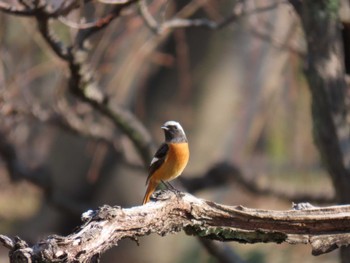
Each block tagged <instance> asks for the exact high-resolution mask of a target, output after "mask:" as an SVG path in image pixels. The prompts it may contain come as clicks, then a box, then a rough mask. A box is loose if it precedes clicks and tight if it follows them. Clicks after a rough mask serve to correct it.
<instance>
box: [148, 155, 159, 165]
mask: <svg viewBox="0 0 350 263" xmlns="http://www.w3.org/2000/svg"><path fill="white" fill-rule="evenodd" d="M158 160H159V158H157V157H153V159H152V161H151V164H150V166H151V165H152V164H154V163H155V162H157V161H158Z"/></svg>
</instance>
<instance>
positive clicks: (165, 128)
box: [160, 126, 169, 130]
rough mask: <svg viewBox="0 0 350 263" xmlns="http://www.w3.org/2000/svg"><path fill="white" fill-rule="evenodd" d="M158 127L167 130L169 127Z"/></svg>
mask: <svg viewBox="0 0 350 263" xmlns="http://www.w3.org/2000/svg"><path fill="white" fill-rule="evenodd" d="M160 128H162V129H163V130H169V128H168V127H166V126H162V127H160Z"/></svg>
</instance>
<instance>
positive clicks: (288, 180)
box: [0, 0, 338, 263]
mask: <svg viewBox="0 0 350 263" xmlns="http://www.w3.org/2000/svg"><path fill="white" fill-rule="evenodd" d="M9 2H11V4H13V5H19V3H18V2H16V1H9ZM51 4H52V5H55V6H57V5H59V4H60V1H51ZM147 6H148V11H149V12H150V13H151V14H152V15H153V16H154V18H155V19H156V20H157V21H159V23H160V22H161V21H166V20H167V19H169V18H171V17H173V16H174V14H177V13H178V12H181V11H182V12H183V10H185V11H186V12H189V15H190V16H191V17H192V18H207V19H210V20H213V21H221V20H222V19H224V18H225V17H227V16H230V15H231V14H232V10H234V8H235V7H236V2H234V1H232V0H220V1H214V0H208V1H202V0H197V1H192V2H189V1H183V0H181V1H164V0H152V1H149V2H147ZM111 8H112V7H111V5H106V4H104V3H98V2H95V1H92V2H89V3H86V4H85V5H82V6H81V7H80V8H78V9H74V10H73V11H71V12H69V14H67V15H64V16H61V17H58V18H57V19H53V20H52V21H51V24H50V26H51V27H52V30H53V31H54V32H55V34H56V35H57V38H58V39H59V40H60V41H62V42H63V43H65V44H66V45H70V44H72V43H73V42H74V38H75V35H76V34H77V31H78V29H79V27H80V28H81V27H82V26H84V25H85V26H87V25H88V23H89V22H91V21H94V20H96V19H98V18H101V17H103V16H104V15H106V14H108V11H109V10H110V9H111ZM241 8H243V10H244V11H245V15H242V16H240V17H239V18H237V19H235V20H234V21H232V22H231V23H228V24H227V25H225V26H224V27H223V28H221V29H218V30H209V29H206V28H203V27H191V28H178V29H174V30H169V31H165V32H163V33H162V34H160V35H157V34H155V33H154V32H152V30H151V29H150V28H149V27H148V26H146V23H145V21H144V19H143V18H142V17H141V16H140V15H139V13H138V10H137V8H136V7H135V6H131V7H130V8H127V9H125V10H123V12H122V13H121V16H120V17H118V19H115V20H114V21H112V22H111V23H110V24H108V26H107V27H105V28H104V29H103V30H100V31H99V32H98V33H96V34H95V35H93V36H92V37H91V38H90V44H91V50H90V51H89V54H88V61H89V67H90V69H91V71H92V72H93V74H94V78H95V79H96V81H97V82H98V84H99V87H98V88H99V89H101V90H102V91H103V92H104V94H107V96H108V98H109V99H110V100H111V101H112V103H111V105H112V104H115V105H118V106H120V107H122V108H125V109H127V110H129V111H130V112H131V113H132V114H134V115H135V116H136V118H137V119H138V120H139V121H140V123H142V124H143V125H144V127H146V129H147V131H148V133H149V134H150V135H151V137H152V142H153V147H154V149H156V148H155V147H157V146H158V145H159V144H160V143H161V142H162V141H163V132H162V130H161V129H160V126H161V125H162V124H163V123H164V122H165V121H167V120H176V121H179V122H180V123H181V124H182V126H183V127H184V129H185V131H186V133H187V137H188V140H189V144H190V151H191V157H190V162H189V164H188V166H187V168H186V170H185V171H184V174H183V176H182V179H180V180H177V181H176V182H174V185H175V186H176V187H177V188H179V189H182V190H184V191H186V189H188V188H191V183H193V182H197V181H196V180H199V182H202V183H203V181H201V180H202V179H203V178H204V177H205V178H206V179H205V180H207V181H205V183H203V187H197V188H196V189H192V190H191V189H189V191H190V190H191V193H192V194H194V195H195V196H197V197H200V198H205V199H209V200H212V201H215V202H219V203H223V204H226V205H243V206H247V207H252V208H262V209H274V210H279V209H290V208H291V206H292V202H293V201H309V200H314V202H313V204H315V205H317V204H319V205H326V204H329V203H331V202H332V200H333V196H334V190H333V187H332V183H331V180H330V178H329V176H328V174H327V172H326V171H325V170H324V169H323V167H322V166H321V163H320V157H319V155H318V151H317V149H316V148H315V146H314V143H313V138H312V121H311V112H310V94H309V90H308V88H307V83H306V80H305V79H304V76H303V73H302V70H303V57H304V54H305V52H306V51H305V49H306V48H305V45H306V44H305V42H304V38H303V34H302V30H301V28H300V23H299V21H298V17H297V15H296V14H295V13H294V11H293V9H292V7H291V6H290V5H288V4H287V3H286V2H281V1H267V0H256V1H245V2H244V4H242V5H241ZM0 25H1V26H0V136H1V139H0V140H1V141H2V144H3V145H5V146H6V147H7V148H6V147H5V149H7V150H8V152H7V153H8V154H7V155H6V154H4V153H3V158H2V159H1V160H0V233H2V234H5V235H9V236H20V237H21V238H22V239H24V240H26V241H28V242H29V243H34V242H37V241H38V240H40V238H44V237H46V236H47V235H50V234H59V235H66V234H69V233H70V232H71V231H72V230H73V229H74V227H76V226H78V225H79V224H80V222H81V221H80V215H81V213H82V212H84V211H86V210H87V209H96V208H97V207H98V206H101V205H103V204H109V205H119V206H122V207H124V208H127V207H131V206H136V205H140V204H141V202H142V198H143V195H144V192H145V180H146V177H147V168H145V167H144V165H143V161H142V158H141V157H140V155H139V152H138V151H137V150H135V148H134V145H133V144H132V143H131V142H130V140H129V138H128V137H127V136H126V135H125V134H124V133H123V132H122V131H120V130H119V129H118V128H117V127H115V126H114V125H113V123H112V122H111V121H110V120H108V118H106V117H105V116H103V115H102V114H100V113H98V112H96V110H95V109H94V108H93V107H91V106H90V105H88V104H87V103H85V102H82V101H81V100H79V99H77V98H76V97H74V96H73V95H72V94H70V92H69V90H68V84H67V79H68V77H69V68H68V67H67V64H66V63H65V62H64V61H62V60H61V59H60V58H59V57H58V56H57V55H56V54H55V53H54V52H53V51H52V49H51V48H50V47H49V46H48V45H47V43H46V42H45V40H44V39H43V37H42V36H41V35H40V33H39V32H38V28H37V23H36V21H35V19H34V18H31V17H21V16H13V15H9V14H5V13H3V12H0ZM71 126H74V128H72V127H71ZM89 130H93V131H94V132H95V133H93V135H91V134H89V132H86V133H84V131H89ZM94 134H95V135H94ZM96 134H97V135H96ZM3 149H4V147H3ZM11 154H12V155H11ZM4 156H5V157H4ZM6 156H7V158H6ZM14 156H15V157H14ZM11 158H13V159H12V161H13V160H15V161H16V162H17V165H18V166H19V167H21V169H23V170H21V171H22V175H23V174H25V175H26V176H18V177H16V176H13V175H12V176H11V169H10V168H11V165H9V163H8V162H9V161H11ZM222 169H223V170H224V172H221V173H220V172H218V171H221V170H222ZM225 171H226V172H225ZM227 171H228V172H227ZM12 172H13V171H12ZM19 174H20V175H21V173H19ZM201 178H202V179H201ZM208 178H209V179H208ZM203 180H204V179H203ZM38 182H39V183H38ZM192 186H193V185H192ZM194 188H195V187H194ZM305 196H307V197H310V198H308V199H306V200H304V199H305ZM303 198H304V199H303ZM312 198H313V199H312ZM225 246H228V247H229V248H231V249H232V250H234V251H235V253H237V254H238V255H239V257H240V258H241V259H242V260H243V262H257V263H258V262H259V263H263V262H276V263H278V262H310V263H311V262H338V251H334V252H332V253H329V254H325V255H321V256H318V257H314V256H312V255H311V248H310V247H309V246H306V245H304V246H303V245H295V246H291V245H284V244H282V245H277V244H254V245H242V244H238V243H234V242H232V243H226V244H225ZM7 253H8V250H7V249H5V248H3V247H0V261H1V262H7V260H8V255H7ZM117 260H118V262H145V263H146V262H164V263H177V262H217V259H216V258H215V257H213V256H211V255H210V254H209V253H208V252H207V250H206V249H205V248H204V247H203V246H202V244H201V243H200V242H199V241H198V240H197V239H196V238H194V237H190V236H186V235H185V234H183V233H180V234H177V235H171V236H166V237H159V236H157V235H152V236H148V237H143V238H141V239H140V246H137V245H136V244H135V243H134V242H131V241H130V240H123V241H122V242H120V243H119V246H118V247H115V248H113V249H111V250H109V251H108V252H107V253H106V254H105V255H103V256H102V262H116V261H117Z"/></svg>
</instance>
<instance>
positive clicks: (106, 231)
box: [2, 191, 350, 262]
mask: <svg viewBox="0 0 350 263" xmlns="http://www.w3.org/2000/svg"><path fill="white" fill-rule="evenodd" d="M156 195H157V200H158V201H157V202H156V203H152V202H151V203H149V204H147V205H144V206H138V207H132V208H128V209H122V208H120V207H110V206H107V205H105V206H103V207H101V208H100V209H99V210H96V211H92V210H89V211H88V212H85V213H84V214H83V216H82V219H83V221H84V222H85V223H84V224H83V225H82V226H81V227H80V228H79V229H77V230H76V231H75V232H74V233H72V234H70V235H68V236H66V237H62V236H49V237H48V238H46V239H45V240H41V241H40V242H39V243H37V244H35V245H34V246H33V247H29V246H28V245H27V244H26V243H25V242H24V241H22V240H21V241H20V242H21V244H20V245H18V244H17V243H18V242H19V239H17V240H15V241H14V242H15V243H16V244H15V246H13V249H12V250H11V252H10V255H11V260H13V261H11V262H19V261H16V260H15V259H16V258H12V257H14V256H13V255H16V257H17V258H23V257H24V256H26V257H28V256H29V258H31V259H36V260H38V261H40V262H46V261H50V262H53V261H56V260H60V261H66V262H73V261H74V262H87V261H88V262H90V261H91V260H92V259H93V260H96V259H98V258H99V256H100V255H101V254H102V253H103V252H105V251H106V250H108V249H109V248H111V247H112V246H115V245H117V244H118V242H119V241H120V240H122V239H125V238H130V239H133V240H137V239H138V238H139V237H141V236H145V235H149V234H151V233H157V234H159V235H161V236H164V235H166V234H170V233H176V232H179V231H181V230H184V231H185V232H186V233H187V234H188V235H195V236H198V237H203V238H208V239H212V240H219V241H236V242H240V243H259V242H264V243H265V242H274V243H282V242H287V243H289V244H310V245H311V247H312V254H313V255H320V254H324V253H327V252H330V251H332V250H334V249H337V248H339V247H342V246H348V245H349V244H350V238H349V237H350V234H349V233H348V232H349V231H350V206H349V205H346V206H332V207H324V208H319V207H313V206H309V207H306V208H305V209H301V210H287V211H275V210H262V209H250V208H245V207H242V206H225V205H220V204H216V203H213V202H209V201H205V200H202V199H197V198H196V197H194V196H192V195H189V194H186V193H181V192H171V191H163V192H159V191H158V192H156ZM2 239H3V238H2ZM7 243H8V242H7ZM9 244H11V243H9ZM10 247H11V246H10ZM89 260H90V261H89Z"/></svg>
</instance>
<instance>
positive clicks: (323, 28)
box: [295, 0, 350, 262]
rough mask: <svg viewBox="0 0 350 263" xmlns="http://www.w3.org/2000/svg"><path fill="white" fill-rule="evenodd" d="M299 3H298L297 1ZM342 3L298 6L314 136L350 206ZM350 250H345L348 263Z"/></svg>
mask: <svg viewBox="0 0 350 263" xmlns="http://www.w3.org/2000/svg"><path fill="white" fill-rule="evenodd" d="M295 2H297V1H295ZM339 5H340V1H339V0H312V1H303V2H302V4H300V5H298V6H299V9H296V10H297V12H299V14H300V17H301V22H302V26H303V29H304V34H305V38H306V42H307V49H308V52H307V58H306V59H307V61H306V65H305V75H306V78H307V81H308V83H309V89H310V92H311V96H312V117H313V133H314V139H315V143H316V146H317V147H318V149H319V152H320V155H321V158H322V161H323V164H324V165H325V167H326V169H327V170H328V172H329V174H330V175H331V179H332V182H333V185H334V188H335V193H336V195H337V201H338V202H339V203H343V204H344V203H347V204H349V203H350V191H349V189H350V173H349V172H350V147H349V146H350V138H349V129H350V125H349V124H350V123H349V121H348V118H349V106H350V105H349V101H350V100H349V94H350V93H349V92H350V91H349V87H348V85H347V83H346V80H345V66H344V51H343V46H342V37H341V31H340V29H341V24H340V21H339V15H338V11H339ZM349 258H350V250H349V249H342V250H341V259H342V262H348V259H349Z"/></svg>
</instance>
